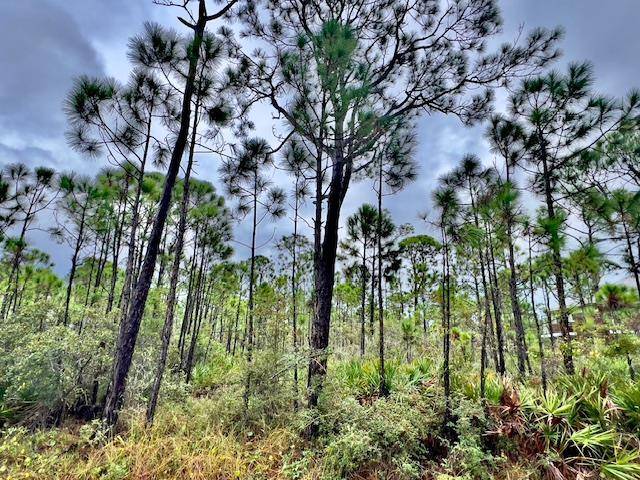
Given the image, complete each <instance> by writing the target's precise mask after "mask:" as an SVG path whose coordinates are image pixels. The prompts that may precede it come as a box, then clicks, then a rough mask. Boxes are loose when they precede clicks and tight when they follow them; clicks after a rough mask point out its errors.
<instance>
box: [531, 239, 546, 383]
mask: <svg viewBox="0 0 640 480" xmlns="http://www.w3.org/2000/svg"><path fill="white" fill-rule="evenodd" d="M528 240H529V294H530V295H531V312H532V313H533V319H534V321H535V322H536V333H537V335H538V349H539V350H540V377H541V379H542V391H543V393H544V394H545V395H546V393H547V366H546V362H545V358H544V344H543V342H542V327H541V325H540V319H539V318H538V313H537V311H536V297H535V289H534V287H533V265H532V261H531V256H532V255H531V252H532V250H531V236H529V238H528Z"/></svg>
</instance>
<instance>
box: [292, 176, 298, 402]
mask: <svg viewBox="0 0 640 480" xmlns="http://www.w3.org/2000/svg"><path fill="white" fill-rule="evenodd" d="M298 187H299V186H298V181H296V191H295V206H294V210H293V251H292V255H291V306H292V310H293V311H292V318H291V323H292V325H291V333H292V340H293V354H294V356H295V360H294V365H293V409H294V410H295V411H298V406H299V405H298V404H299V402H298V396H299V392H298V279H297V278H296V276H297V271H296V269H297V266H298V265H297V260H298V208H299V206H300V196H299V193H298V190H299V188H298Z"/></svg>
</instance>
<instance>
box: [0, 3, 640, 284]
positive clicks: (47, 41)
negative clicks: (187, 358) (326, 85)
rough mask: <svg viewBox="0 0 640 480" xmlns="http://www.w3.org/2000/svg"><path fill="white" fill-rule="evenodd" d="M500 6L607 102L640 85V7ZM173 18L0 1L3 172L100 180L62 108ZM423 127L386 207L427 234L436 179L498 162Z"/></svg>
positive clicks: (211, 176) (454, 130)
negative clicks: (87, 81)
mask: <svg viewBox="0 0 640 480" xmlns="http://www.w3.org/2000/svg"><path fill="white" fill-rule="evenodd" d="M500 3H501V6H502V12H503V18H504V23H505V25H504V30H505V32H504V35H503V40H504V41H508V40H510V39H513V38H514V36H515V34H516V33H517V31H518V29H519V27H520V26H521V25H524V28H525V30H528V29H531V28H533V27H536V26H546V27H555V26H557V25H561V26H563V27H564V29H565V39H564V40H563V42H562V44H561V48H562V50H563V52H564V55H563V57H562V59H561V61H560V62H559V63H558V65H557V66H558V67H561V66H562V65H564V64H566V63H567V62H570V61H581V60H590V61H591V62H592V63H593V64H594V66H595V73H596V77H597V86H598V88H599V90H600V91H601V92H602V93H606V94H610V95H615V96H622V95H624V93H625V92H626V91H628V90H629V89H630V88H632V87H635V86H640V81H638V79H639V78H640V62H639V61H638V57H637V55H638V47H639V46H640V45H639V43H640V42H639V41H638V35H637V22H638V19H639V18H640V2H638V0H611V1H606V2H605V1H602V0H504V1H502V2H500ZM174 13H175V12H174V11H173V10H171V9H167V8H163V7H159V6H156V5H153V3H152V2H151V0H0V66H1V67H0V68H1V70H2V74H0V165H6V164H8V163H12V162H24V163H26V164H28V165H29V166H32V167H34V166H37V165H49V166H52V167H53V168H55V169H56V170H67V171H68V170H74V171H76V172H79V173H85V174H95V173H96V172H97V171H98V170H99V169H100V168H101V167H102V166H103V164H101V163H100V161H97V160H85V159H83V158H81V157H80V156H79V155H77V154H76V153H74V152H72V151H71V150H70V149H69V148H68V147H67V146H66V144H65V139H64V130H65V117H64V114H63V111H62V104H63V101H64V98H65V95H66V93H67V92H68V90H69V89H70V87H71V85H72V81H73V78H74V77H76V76H78V75H81V74H88V75H98V76H101V75H107V76H113V77H115V78H117V79H120V80H126V77H127V74H128V72H129V64H128V62H127V58H126V46H127V40H128V38H129V37H130V36H132V35H134V34H136V33H138V32H139V31H140V30H141V28H142V24H143V22H144V21H147V20H153V21H158V22H160V23H163V24H165V25H171V26H174V27H176V28H178V24H177V22H176V21H175V19H174V17H173V14H174ZM498 108H499V105H498ZM258 125H259V127H260V128H259V131H258V132H256V133H257V134H258V135H264V136H269V135H270V126H269V125H268V124H264V125H262V124H258ZM417 128H418V132H417V137H418V139H419V144H418V148H417V150H416V155H417V161H418V163H419V166H420V173H419V177H418V180H417V181H416V182H415V183H414V184H412V185H410V186H409V187H408V188H407V189H406V190H405V191H403V192H401V193H400V194H398V195H396V196H395V197H393V198H388V199H387V200H386V202H387V207H388V208H389V209H390V210H391V212H392V214H393V215H394V218H395V219H396V222H397V223H405V222H411V223H413V224H415V225H416V226H417V227H418V228H421V227H420V220H418V213H419V212H424V211H428V210H429V205H430V201H429V192H430V191H431V189H432V187H433V186H434V185H435V183H436V182H437V178H438V176H439V175H441V174H442V173H444V172H446V171H447V170H448V169H449V168H450V167H451V166H452V165H453V164H455V163H456V162H457V161H458V160H459V159H460V157H461V156H462V155H463V154H465V153H467V152H472V153H476V154H478V155H480V156H481V157H482V158H483V160H484V161H485V162H487V163H492V161H493V159H492V158H491V155H490V153H489V151H488V147H487V145H486V142H485V141H484V139H483V138H482V132H483V127H482V126H477V127H473V128H464V127H462V126H461V125H460V124H459V123H458V121H457V120H456V119H454V118H445V117H443V116H441V115H437V116H426V117H424V118H421V119H420V121H419V122H418V124H417ZM260 130H264V131H260ZM199 161H200V166H199V168H198V171H199V174H200V176H201V178H205V179H207V180H210V181H213V182H214V183H216V184H217V181H216V178H215V172H216V169H217V165H215V162H216V160H215V159H213V158H211V157H210V156H208V157H205V158H201V159H199ZM211 163H214V164H213V165H212V164H211ZM276 180H277V181H280V177H276ZM282 186H283V187H285V188H286V187H287V185H282ZM366 201H368V202H373V201H374V198H373V192H372V189H371V185H370V184H369V183H367V182H362V183H359V184H355V185H353V187H352V189H351V190H350V192H349V194H348V196H347V201H346V204H345V208H344V213H343V219H344V218H346V216H348V215H349V214H350V213H352V212H353V211H354V210H355V209H356V208H357V207H358V206H359V205H360V204H361V203H363V202H366ZM247 229H248V226H246V225H243V224H241V225H239V226H238V227H237V228H236V238H238V239H239V240H240V241H241V240H242V239H243V238H247V233H248V230H247ZM274 229H277V232H276V235H282V234H287V233H289V226H288V224H287V222H286V221H285V220H283V221H281V222H280V223H279V224H278V225H273V226H269V227H267V229H266V230H268V231H264V232H263V235H262V238H263V240H267V239H269V238H270V237H271V236H272V235H273V234H274ZM309 233H310V232H309ZM31 241H32V242H33V243H35V245H36V246H37V247H39V248H41V249H43V250H45V251H47V252H49V253H51V254H52V257H53V260H54V261H55V262H56V265H57V270H58V271H59V272H65V271H66V268H67V265H68V257H69V252H67V251H66V250H64V249H62V248H61V247H58V246H57V245H55V244H54V243H52V242H51V241H50V240H49V239H48V238H47V235H46V234H45V233H43V232H34V233H33V235H32V236H31ZM237 250H238V253H237V255H238V256H239V257H240V258H244V257H246V252H244V251H243V248H242V247H241V246H237Z"/></svg>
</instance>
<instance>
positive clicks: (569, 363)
mask: <svg viewBox="0 0 640 480" xmlns="http://www.w3.org/2000/svg"><path fill="white" fill-rule="evenodd" d="M541 145H543V149H542V150H543V151H542V164H543V182H544V191H545V202H546V206H547V215H548V217H549V218H551V219H555V218H556V211H555V205H554V201H553V191H552V187H551V176H550V172H549V168H548V165H547V154H546V149H545V148H544V144H543V143H541ZM558 237H559V232H554V233H552V239H551V258H552V261H553V270H554V274H555V277H556V291H557V293H558V306H559V308H560V328H561V329H562V337H563V340H564V343H565V345H564V348H563V349H562V357H563V360H564V368H565V370H566V371H567V373H568V374H570V375H573V373H575V368H574V366H573V348H572V344H571V325H570V324H569V312H568V310H567V303H566V295H565V290H564V273H563V271H562V255H561V252H560V239H559V238H558Z"/></svg>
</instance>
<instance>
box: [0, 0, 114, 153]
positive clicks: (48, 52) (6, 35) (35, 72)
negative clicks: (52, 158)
mask: <svg viewBox="0 0 640 480" xmlns="http://www.w3.org/2000/svg"><path fill="white" fill-rule="evenodd" d="M0 32H1V33H0V35H1V39H0V42H1V44H2V45H3V46H2V48H0V65H2V71H3V73H2V75H0V106H1V108H0V131H1V132H2V133H1V134H2V135H4V136H8V135H9V136H13V135H15V136H16V137H17V138H18V140H20V141H24V142H28V141H34V140H36V139H42V138H60V136H62V134H63V130H64V115H63V113H62V102H63V99H64V96H65V94H66V92H67V91H68V89H69V87H70V85H71V81H72V79H73V77H75V76H77V75H79V74H81V73H88V74H101V73H102V67H101V64H100V60H99V57H98V55H97V53H96V51H95V50H94V49H93V47H92V46H91V43H90V41H89V39H88V38H87V37H85V36H84V35H83V33H82V32H81V30H80V28H79V26H78V24H77V22H76V21H75V20H74V19H73V18H72V17H71V15H70V14H69V13H68V12H66V11H65V10H63V9H62V8H60V7H59V6H57V5H54V4H53V3H51V2H48V1H42V0H21V1H17V2H8V1H5V2H1V5H0Z"/></svg>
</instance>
